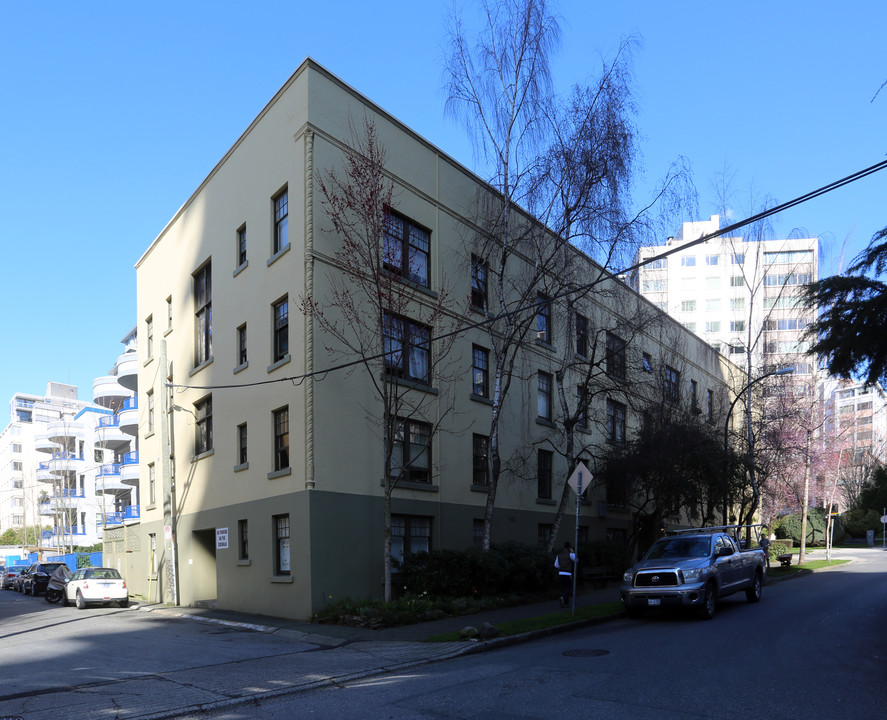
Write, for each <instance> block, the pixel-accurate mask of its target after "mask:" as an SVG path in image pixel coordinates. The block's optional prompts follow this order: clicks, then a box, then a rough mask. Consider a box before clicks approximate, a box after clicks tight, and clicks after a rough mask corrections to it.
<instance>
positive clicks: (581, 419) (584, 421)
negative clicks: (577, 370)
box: [576, 385, 588, 428]
mask: <svg viewBox="0 0 887 720" xmlns="http://www.w3.org/2000/svg"><path fill="white" fill-rule="evenodd" d="M576 427H579V428H587V427H588V392H587V390H586V388H585V387H583V386H582V385H579V386H578V387H577V388H576Z"/></svg>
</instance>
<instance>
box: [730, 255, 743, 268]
mask: <svg viewBox="0 0 887 720" xmlns="http://www.w3.org/2000/svg"><path fill="white" fill-rule="evenodd" d="M730 262H731V263H732V264H733V265H742V263H744V262H745V253H733V254H732V255H731V256H730Z"/></svg>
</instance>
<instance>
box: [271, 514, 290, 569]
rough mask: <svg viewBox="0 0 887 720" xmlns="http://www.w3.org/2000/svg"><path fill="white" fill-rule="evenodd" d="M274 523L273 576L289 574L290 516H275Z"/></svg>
mask: <svg viewBox="0 0 887 720" xmlns="http://www.w3.org/2000/svg"><path fill="white" fill-rule="evenodd" d="M272 521H273V523H274V574H275V575H289V574H290V516H289V515H275V516H274V517H273V518H272Z"/></svg>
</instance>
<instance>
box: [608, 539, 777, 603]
mask: <svg viewBox="0 0 887 720" xmlns="http://www.w3.org/2000/svg"><path fill="white" fill-rule="evenodd" d="M739 536H740V534H739V532H737V526H723V527H718V528H701V529H695V530H682V531H678V532H677V533H675V534H672V535H669V536H667V537H664V538H660V539H659V540H657V541H656V542H655V543H654V544H653V546H652V547H651V548H650V549H649V550H648V551H647V554H646V555H644V559H643V560H641V561H640V562H638V563H637V564H635V565H634V566H633V567H631V568H630V569H629V570H628V571H627V572H626V573H625V575H624V577H623V584H622V586H621V588H620V594H621V596H622V604H623V605H624V606H625V609H626V610H627V611H628V614H629V615H631V616H632V617H640V616H641V615H643V614H644V611H646V610H653V609H660V608H674V607H692V608H695V609H696V611H697V612H698V614H699V616H700V617H702V618H705V619H711V618H713V617H714V614H715V607H716V604H717V601H718V598H722V597H726V596H727V595H731V594H732V593H735V592H739V591H740V590H745V597H746V599H747V600H748V601H749V602H752V603H756V602H759V601H760V599H761V588H762V586H763V584H764V580H765V579H766V573H767V564H766V556H765V555H764V551H763V550H761V549H760V548H754V549H752V550H745V549H743V547H742V544H743V543H741V542H739V541H737V540H736V539H735V537H739Z"/></svg>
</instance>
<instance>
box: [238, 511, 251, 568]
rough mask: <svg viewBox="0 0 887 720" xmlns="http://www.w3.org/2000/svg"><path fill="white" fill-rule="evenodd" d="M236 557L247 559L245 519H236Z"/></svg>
mask: <svg viewBox="0 0 887 720" xmlns="http://www.w3.org/2000/svg"><path fill="white" fill-rule="evenodd" d="M237 558H238V560H249V522H248V521H247V520H238V521H237Z"/></svg>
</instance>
